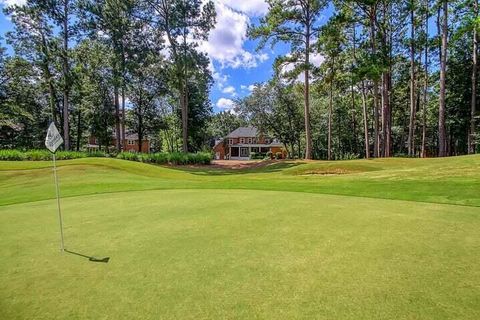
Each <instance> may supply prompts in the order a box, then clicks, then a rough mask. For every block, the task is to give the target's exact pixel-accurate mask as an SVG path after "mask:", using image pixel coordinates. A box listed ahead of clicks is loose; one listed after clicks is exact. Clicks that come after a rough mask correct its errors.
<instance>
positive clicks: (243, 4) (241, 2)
mask: <svg viewBox="0 0 480 320" xmlns="http://www.w3.org/2000/svg"><path fill="white" fill-rule="evenodd" d="M222 2H223V3H224V4H226V5H227V6H229V7H230V8H232V9H234V10H236V11H240V12H244V13H246V14H248V15H249V16H256V17H258V16H263V15H265V14H266V13H267V11H268V4H267V3H266V2H265V0H223V1H222Z"/></svg>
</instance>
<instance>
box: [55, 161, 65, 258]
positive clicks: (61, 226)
mask: <svg viewBox="0 0 480 320" xmlns="http://www.w3.org/2000/svg"><path fill="white" fill-rule="evenodd" d="M53 175H54V176H55V191H56V193H57V208H58V220H59V222H60V237H61V240H62V246H61V251H62V252H64V251H65V246H64V243H63V221H62V211H61V210H60V192H59V191H58V178H57V163H56V159H55V153H53Z"/></svg>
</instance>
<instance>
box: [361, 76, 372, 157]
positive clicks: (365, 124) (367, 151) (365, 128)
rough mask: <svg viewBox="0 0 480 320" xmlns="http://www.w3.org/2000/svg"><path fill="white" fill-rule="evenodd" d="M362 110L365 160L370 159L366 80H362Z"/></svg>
mask: <svg viewBox="0 0 480 320" xmlns="http://www.w3.org/2000/svg"><path fill="white" fill-rule="evenodd" d="M362 109H363V134H364V139H365V159H368V158H370V142H369V140H368V115H367V91H366V88H365V80H362Z"/></svg>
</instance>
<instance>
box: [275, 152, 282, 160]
mask: <svg viewBox="0 0 480 320" xmlns="http://www.w3.org/2000/svg"><path fill="white" fill-rule="evenodd" d="M282 158H283V154H282V153H281V152H276V153H275V159H277V160H280V159H282Z"/></svg>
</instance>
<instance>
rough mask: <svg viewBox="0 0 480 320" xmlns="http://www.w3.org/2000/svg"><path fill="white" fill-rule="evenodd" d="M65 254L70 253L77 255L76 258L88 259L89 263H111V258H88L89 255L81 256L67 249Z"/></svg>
mask: <svg viewBox="0 0 480 320" xmlns="http://www.w3.org/2000/svg"><path fill="white" fill-rule="evenodd" d="M65 252H67V253H70V254H74V255H76V256H80V257H83V258H87V259H88V261H91V262H102V263H108V261H110V257H104V258H97V257H91V256H87V255H85V254H81V253H78V252H74V251H70V250H67V249H65Z"/></svg>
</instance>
